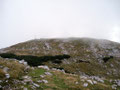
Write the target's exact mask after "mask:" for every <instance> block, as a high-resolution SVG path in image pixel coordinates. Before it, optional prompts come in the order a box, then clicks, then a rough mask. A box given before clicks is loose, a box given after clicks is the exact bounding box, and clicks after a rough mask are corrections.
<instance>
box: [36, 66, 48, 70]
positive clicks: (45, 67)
mask: <svg viewBox="0 0 120 90" xmlns="http://www.w3.org/2000/svg"><path fill="white" fill-rule="evenodd" d="M38 68H43V69H46V70H50V69H49V67H48V66H38Z"/></svg>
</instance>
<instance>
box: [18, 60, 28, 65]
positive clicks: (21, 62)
mask: <svg viewBox="0 0 120 90" xmlns="http://www.w3.org/2000/svg"><path fill="white" fill-rule="evenodd" d="M19 63H20V64H24V65H28V63H27V62H25V61H24V60H21V61H19Z"/></svg>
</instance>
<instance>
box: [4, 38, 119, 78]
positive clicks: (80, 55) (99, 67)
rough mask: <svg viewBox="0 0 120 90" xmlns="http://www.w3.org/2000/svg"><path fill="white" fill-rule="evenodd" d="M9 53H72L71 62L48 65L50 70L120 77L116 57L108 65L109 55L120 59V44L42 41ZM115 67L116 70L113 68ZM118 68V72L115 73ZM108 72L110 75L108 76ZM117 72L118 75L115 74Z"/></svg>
mask: <svg viewBox="0 0 120 90" xmlns="http://www.w3.org/2000/svg"><path fill="white" fill-rule="evenodd" d="M6 50H7V52H10V53H15V54H17V55H35V56H36V55H37V56H44V55H62V54H68V55H70V56H71V58H70V59H68V60H66V61H67V62H64V61H63V63H62V64H53V63H50V62H49V63H45V64H47V65H48V66H49V67H57V68H64V69H65V70H66V71H68V72H71V73H77V74H80V72H79V71H81V72H83V73H85V74H88V75H100V76H101V75H102V76H106V77H108V76H110V78H111V77H119V76H120V70H119V69H118V68H120V59H119V58H114V59H111V60H109V62H107V63H104V62H103V60H102V58H103V57H105V56H110V55H112V56H114V57H116V56H119V54H120V44H119V43H115V42H111V41H107V40H96V39H88V38H82V39H77V38H71V39H41V40H31V41H28V42H24V43H20V44H17V45H14V46H11V47H9V48H7V49H6ZM79 60H86V61H90V63H85V62H83V63H79V62H78V61H79ZM111 64H112V65H113V67H111ZM114 69H115V70H117V71H115V72H114ZM107 73H110V74H109V75H107ZM114 73H115V74H114Z"/></svg>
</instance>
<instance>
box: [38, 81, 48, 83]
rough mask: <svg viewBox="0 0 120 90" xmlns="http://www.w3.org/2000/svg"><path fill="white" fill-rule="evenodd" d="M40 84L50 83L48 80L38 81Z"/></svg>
mask: <svg viewBox="0 0 120 90" xmlns="http://www.w3.org/2000/svg"><path fill="white" fill-rule="evenodd" d="M37 82H38V83H48V81H47V80H39V81H37Z"/></svg>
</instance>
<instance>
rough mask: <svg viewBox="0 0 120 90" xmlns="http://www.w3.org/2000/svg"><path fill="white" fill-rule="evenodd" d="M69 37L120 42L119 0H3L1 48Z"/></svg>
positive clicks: (0, 14)
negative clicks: (20, 43)
mask: <svg viewBox="0 0 120 90" xmlns="http://www.w3.org/2000/svg"><path fill="white" fill-rule="evenodd" d="M67 37H90V38H98V39H108V40H112V41H115V42H120V0H0V48H4V47H8V46H10V45H13V44H16V43H19V42H23V41H27V40H30V39H35V38H37V39H39V38H67Z"/></svg>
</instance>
